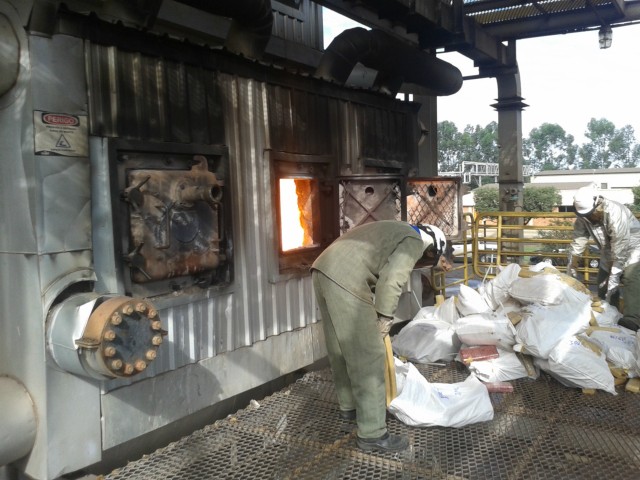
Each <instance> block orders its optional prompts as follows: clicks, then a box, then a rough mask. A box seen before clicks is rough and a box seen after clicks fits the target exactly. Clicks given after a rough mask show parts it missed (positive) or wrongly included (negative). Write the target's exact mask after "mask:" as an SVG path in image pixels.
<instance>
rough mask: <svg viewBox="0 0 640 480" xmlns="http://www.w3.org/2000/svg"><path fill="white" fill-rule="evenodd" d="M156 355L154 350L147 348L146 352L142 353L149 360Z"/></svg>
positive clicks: (153, 358)
mask: <svg viewBox="0 0 640 480" xmlns="http://www.w3.org/2000/svg"><path fill="white" fill-rule="evenodd" d="M156 355H158V353H157V352H156V351H155V350H147V353H145V354H144V356H145V358H146V359H147V360H149V361H152V360H155V358H156Z"/></svg>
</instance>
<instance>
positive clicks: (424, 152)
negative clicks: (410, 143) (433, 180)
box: [414, 95, 438, 177]
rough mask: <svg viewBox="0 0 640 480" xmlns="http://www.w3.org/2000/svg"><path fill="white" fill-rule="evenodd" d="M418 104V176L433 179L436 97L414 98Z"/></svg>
mask: <svg viewBox="0 0 640 480" xmlns="http://www.w3.org/2000/svg"><path fill="white" fill-rule="evenodd" d="M414 101H416V102H418V103H420V104H421V105H422V106H421V107H420V111H419V112H418V120H419V122H420V132H419V135H420V136H419V139H418V172H417V174H418V176H419V177H435V176H437V175H438V134H437V132H438V115H437V114H438V110H437V97H430V96H422V95H420V96H418V95H415V96H414Z"/></svg>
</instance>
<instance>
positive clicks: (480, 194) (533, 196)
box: [473, 185, 562, 223]
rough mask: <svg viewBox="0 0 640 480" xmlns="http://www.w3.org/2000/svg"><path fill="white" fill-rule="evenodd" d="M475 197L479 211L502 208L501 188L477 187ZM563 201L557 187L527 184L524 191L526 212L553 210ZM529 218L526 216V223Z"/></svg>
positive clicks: (494, 210)
mask: <svg viewBox="0 0 640 480" xmlns="http://www.w3.org/2000/svg"><path fill="white" fill-rule="evenodd" d="M473 198H474V201H475V209H476V211H477V212H497V211H498V210H499V209H500V198H499V190H498V189H497V188H495V187H480V188H476V189H475V190H474V191H473ZM561 201H562V197H561V196H560V193H558V190H557V189H556V188H555V187H538V186H533V185H527V186H526V187H525V189H524V190H523V192H522V203H523V205H522V210H523V211H525V212H551V211H553V208H554V207H555V206H557V205H558V204H560V202H561ZM529 220H530V219H529V218H526V217H525V223H528V222H529Z"/></svg>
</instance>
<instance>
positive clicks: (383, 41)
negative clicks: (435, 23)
mask: <svg viewBox="0 0 640 480" xmlns="http://www.w3.org/2000/svg"><path fill="white" fill-rule="evenodd" d="M357 63H361V64H362V65H364V66H365V67H369V68H372V69H375V70H377V71H378V75H377V77H376V81H375V85H374V86H375V87H376V88H378V89H379V90H383V91H386V92H388V93H391V94H393V95H395V94H396V93H398V91H399V90H400V87H401V86H402V84H403V83H412V84H416V85H418V86H419V87H422V91H421V92H420V93H422V94H424V95H436V96H443V95H452V94H454V93H456V92H457V91H458V90H460V87H462V73H461V72H460V70H458V69H457V68H456V67H454V66H453V65H451V64H449V63H447V62H445V61H443V60H440V59H439V58H437V57H436V56H435V55H431V54H429V53H426V52H424V51H421V50H418V49H417V48H414V47H411V46H410V45H407V44H406V43H403V42H401V41H400V40H398V39H396V38H394V37H392V36H390V35H388V34H387V33H385V32H383V31H381V30H375V29H374V30H367V29H364V28H361V27H356V28H351V29H349V30H345V31H344V32H342V33H341V34H340V35H338V36H337V37H336V38H335V39H334V40H333V41H332V42H331V44H330V45H329V46H328V47H327V49H326V50H325V52H324V55H323V57H322V60H321V61H320V65H319V66H318V68H317V69H316V72H315V76H316V77H319V78H323V79H325V80H330V81H334V82H337V83H340V84H342V85H343V84H344V83H345V82H346V81H347V79H348V78H349V75H350V74H351V71H352V70H353V68H354V67H355V66H356V64H357Z"/></svg>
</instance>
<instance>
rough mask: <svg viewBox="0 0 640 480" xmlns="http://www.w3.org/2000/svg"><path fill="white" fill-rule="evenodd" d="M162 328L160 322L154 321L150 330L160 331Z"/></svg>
mask: <svg viewBox="0 0 640 480" xmlns="http://www.w3.org/2000/svg"><path fill="white" fill-rule="evenodd" d="M161 328H162V322H160V320H156V321H154V322H151V329H152V330H160V329H161Z"/></svg>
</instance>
